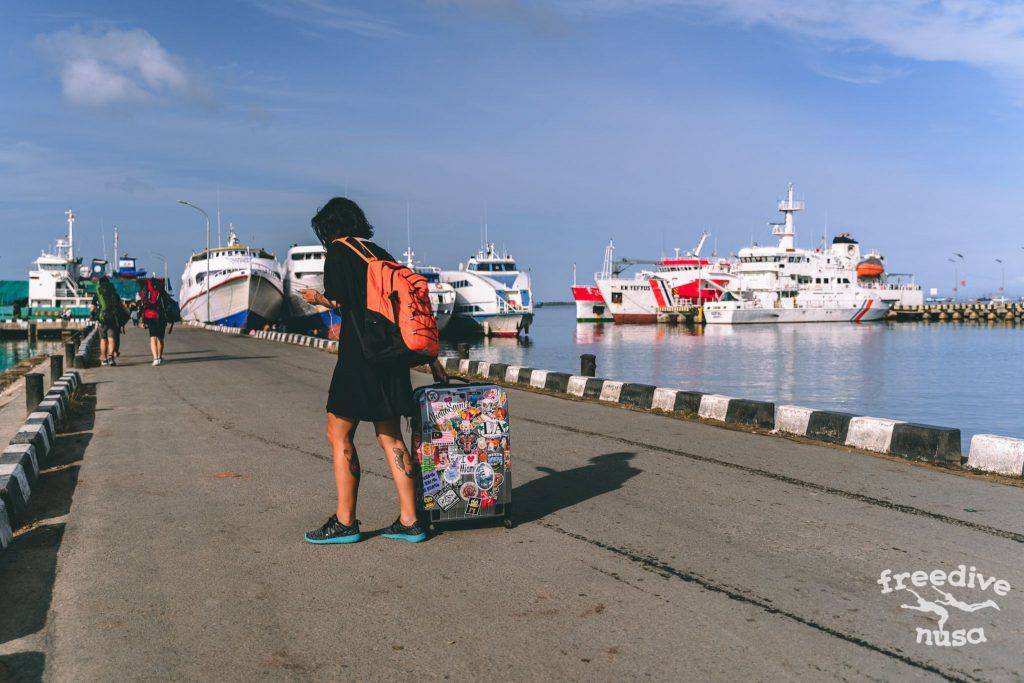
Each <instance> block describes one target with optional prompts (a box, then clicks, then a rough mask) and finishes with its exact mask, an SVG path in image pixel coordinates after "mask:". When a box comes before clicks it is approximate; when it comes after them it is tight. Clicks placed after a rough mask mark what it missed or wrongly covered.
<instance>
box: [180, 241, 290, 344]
mask: <svg viewBox="0 0 1024 683" xmlns="http://www.w3.org/2000/svg"><path fill="white" fill-rule="evenodd" d="M283 304H284V289H283V284H282V279H281V270H280V267H279V266H278V263H277V259H276V258H274V255H273V254H271V253H269V252H267V251H266V250H264V249H257V248H253V247H248V246H245V245H242V244H240V243H239V242H238V236H237V235H236V234H235V231H234V227H233V226H232V227H230V228H229V230H228V243H227V245H224V246H219V247H212V248H210V249H208V250H204V251H200V252H198V253H196V254H193V255H192V257H191V258H190V259H189V260H188V262H187V263H186V264H185V270H184V272H183V273H182V275H181V317H182V318H183V319H184V320H192V321H197V322H210V323H214V324H217V325H225V326H227V327H239V328H242V329H261V328H263V327H264V326H265V325H267V324H272V323H275V322H277V320H278V317H279V315H280V314H281V309H282V306H283Z"/></svg>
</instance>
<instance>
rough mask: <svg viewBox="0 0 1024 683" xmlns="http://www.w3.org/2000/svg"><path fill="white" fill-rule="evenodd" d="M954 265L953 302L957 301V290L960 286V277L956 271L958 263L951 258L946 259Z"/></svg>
mask: <svg viewBox="0 0 1024 683" xmlns="http://www.w3.org/2000/svg"><path fill="white" fill-rule="evenodd" d="M946 260H947V261H949V262H950V263H952V264H953V300H954V301H955V300H956V288H957V285H959V284H960V275H959V274H958V273H957V271H956V261H954V260H953V259H951V258H948V259H946Z"/></svg>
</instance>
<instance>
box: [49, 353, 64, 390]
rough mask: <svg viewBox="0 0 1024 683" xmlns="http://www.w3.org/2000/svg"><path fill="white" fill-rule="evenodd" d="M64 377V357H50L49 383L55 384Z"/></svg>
mask: <svg viewBox="0 0 1024 683" xmlns="http://www.w3.org/2000/svg"><path fill="white" fill-rule="evenodd" d="M63 375H64V356H58V355H56V354H55V355H52V356H50V383H51V384H52V383H53V382H56V381H57V380H59V379H60V378H61V377H62V376H63Z"/></svg>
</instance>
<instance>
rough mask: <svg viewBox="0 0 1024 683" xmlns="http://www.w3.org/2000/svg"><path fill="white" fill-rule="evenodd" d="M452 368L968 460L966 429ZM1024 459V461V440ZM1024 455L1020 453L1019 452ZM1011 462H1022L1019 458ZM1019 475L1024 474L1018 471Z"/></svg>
mask: <svg viewBox="0 0 1024 683" xmlns="http://www.w3.org/2000/svg"><path fill="white" fill-rule="evenodd" d="M441 361H442V362H443V363H444V366H445V369H446V370H448V371H449V372H456V373H459V374H462V375H476V376H481V377H486V378H488V379H491V380H495V381H498V382H503V383H505V384H512V385H519V386H524V387H530V388H532V389H543V390H545V391H550V392H554V393H560V394H567V395H569V396H574V397H576V398H580V399H584V400H590V401H598V402H601V403H613V404H618V405H625V406H630V407H632V408H637V409H640V410H652V411H659V412H663V413H673V414H678V415H683V416H685V417H698V418H700V419H702V420H710V421H714V422H722V423H725V424H732V425H742V426H746V427H754V428H757V429H763V430H766V431H772V432H776V433H783V434H793V435H797V436H801V437H804V438H807V439H812V440H815V441H821V442H824V443H828V444H836V445H840V446H849V447H851V448H859V449H862V450H866V451H873V452H876V453H885V454H888V455H896V456H899V457H902V458H906V459H908V460H920V461H924V462H931V463H936V464H939V465H960V464H961V451H960V430H959V429H950V428H947V427H933V426H931V425H922V424H914V423H910V422H901V421H899V420H889V419H885V418H877V417H864V416H861V415H851V414H849V413H841V412H834V411H827V410H814V409H812V408H803V407H801V406H789V405H783V406H778V407H776V406H775V404H774V403H772V402H770V401H752V400H748V399H743V398H734V397H732V396H722V395H720V394H707V393H703V392H699V391H685V390H680V389H668V388H664V387H655V386H651V385H649V384H634V383H630V382H618V381H615V380H609V379H603V378H601V377H583V376H581V375H569V374H566V373H563V372H552V371H550V370H538V369H535V368H525V367H521V366H518V365H507V364H505V363H487V362H484V361H475V360H467V359H464V358H463V359H459V358H452V357H443V358H441ZM1020 443H1021V446H1020V448H1021V450H1020V451H1019V454H1020V457H1021V458H1022V459H1024V442H1020ZM1015 452H1017V451H1015ZM1013 463H1015V464H1010V465H1008V466H1007V467H1009V468H1013V467H1018V468H1019V467H1021V461H1020V460H1017V461H1013ZM1017 474H1020V470H1019V469H1018V471H1017Z"/></svg>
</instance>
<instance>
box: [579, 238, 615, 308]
mask: <svg viewBox="0 0 1024 683" xmlns="http://www.w3.org/2000/svg"><path fill="white" fill-rule="evenodd" d="M614 254H615V243H614V242H613V241H611V240H609V241H608V246H607V247H605V248H604V261H603V262H602V264H601V272H599V273H595V274H594V280H595V281H600V280H602V279H604V278H608V277H611V275H612V256H613V255H614ZM572 299H573V301H575V302H576V322H578V323H610V322H612V321H613V318H612V314H611V312H610V311H609V310H608V304H607V303H605V300H604V297H603V296H601V290H600V289H599V288H598V286H597V285H580V284H577V283H576V264H575V263H574V264H572Z"/></svg>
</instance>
